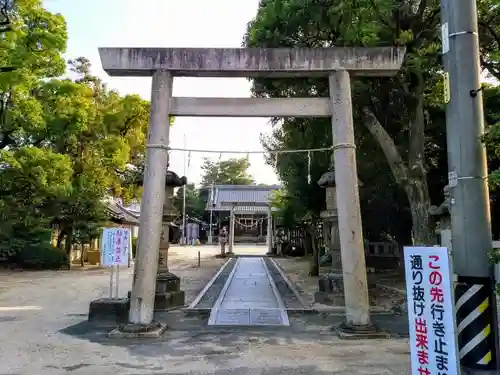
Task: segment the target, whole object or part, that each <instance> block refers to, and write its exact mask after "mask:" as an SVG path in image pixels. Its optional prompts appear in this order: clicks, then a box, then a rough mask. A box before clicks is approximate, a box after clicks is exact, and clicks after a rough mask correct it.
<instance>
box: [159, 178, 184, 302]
mask: <svg viewBox="0 0 500 375" xmlns="http://www.w3.org/2000/svg"><path fill="white" fill-rule="evenodd" d="M186 182H187V179H186V177H179V176H178V175H177V174H176V173H174V172H172V171H167V176H166V179H165V201H164V203H163V222H162V236H161V240H160V246H159V256H158V272H157V273H156V293H155V305H154V309H155V311H162V310H168V309H170V308H172V307H176V306H183V305H184V300H185V295H184V291H183V290H181V289H180V286H181V281H180V279H179V277H178V276H176V275H174V274H173V273H171V272H170V271H169V269H168V249H169V247H170V238H169V230H170V223H171V222H172V220H173V219H174V218H175V217H176V211H175V209H174V206H173V200H172V199H173V196H174V189H175V188H177V187H181V186H184V185H185V184H186Z"/></svg>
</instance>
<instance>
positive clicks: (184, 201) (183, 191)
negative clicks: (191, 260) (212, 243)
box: [182, 133, 187, 245]
mask: <svg viewBox="0 0 500 375" xmlns="http://www.w3.org/2000/svg"><path fill="white" fill-rule="evenodd" d="M186 143H187V142H186V134H185V133H184V150H186V149H187V147H186ZM186 152H187V151H184V176H185V175H186V174H187V167H186V165H187V161H186ZM186 186H187V184H185V185H184V186H183V187H182V243H183V244H184V245H186V244H187V237H186Z"/></svg>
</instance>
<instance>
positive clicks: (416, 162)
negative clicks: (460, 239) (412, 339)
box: [363, 101, 434, 245]
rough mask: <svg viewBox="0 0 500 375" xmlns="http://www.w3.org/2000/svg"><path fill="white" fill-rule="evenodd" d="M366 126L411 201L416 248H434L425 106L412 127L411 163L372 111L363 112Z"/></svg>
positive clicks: (417, 110)
mask: <svg viewBox="0 0 500 375" xmlns="http://www.w3.org/2000/svg"><path fill="white" fill-rule="evenodd" d="M363 113H364V115H365V121H364V123H365V126H366V127H367V129H368V130H369V131H370V133H371V134H372V135H373V137H374V138H375V139H376V140H377V142H378V144H379V145H380V148H381V149H382V151H383V153H384V155H385V157H386V159H387V162H388V163H389V167H390V168H391V171H392V174H393V176H394V179H395V180H396V182H397V183H398V185H399V186H401V187H402V188H403V189H404V191H405V193H406V196H407V198H408V202H409V204H410V210H411V215H412V235H413V242H414V244H418V245H431V244H433V243H434V236H433V228H432V220H431V219H430V215H429V208H430V197H429V188H428V186H427V179H426V172H425V168H424V160H423V159H424V154H423V141H424V128H423V121H424V118H423V103H422V102H421V101H420V102H419V105H418V106H417V108H416V114H415V120H414V121H413V122H412V124H411V126H410V127H411V131H410V152H409V158H408V162H409V163H410V167H409V166H408V164H406V163H405V162H404V161H403V158H402V157H401V154H400V153H399V150H398V149H397V147H396V144H395V143H394V140H393V139H392V137H391V136H390V135H389V133H387V131H386V130H385V129H384V127H383V126H382V124H381V123H380V122H379V121H378V119H377V118H376V117H375V115H374V114H373V113H372V111H371V110H370V109H368V108H366V107H365V108H363Z"/></svg>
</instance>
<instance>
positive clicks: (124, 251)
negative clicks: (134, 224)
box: [101, 228, 132, 267]
mask: <svg viewBox="0 0 500 375" xmlns="http://www.w3.org/2000/svg"><path fill="white" fill-rule="evenodd" d="M131 246H132V233H131V232H130V229H128V228H105V229H104V230H103V232H102V238H101V266H103V267H113V266H125V265H128V257H129V253H130V248H131Z"/></svg>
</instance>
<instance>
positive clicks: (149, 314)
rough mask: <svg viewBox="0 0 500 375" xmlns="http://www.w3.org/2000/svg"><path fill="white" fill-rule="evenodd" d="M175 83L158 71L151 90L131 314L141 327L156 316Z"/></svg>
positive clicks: (133, 320)
mask: <svg viewBox="0 0 500 375" xmlns="http://www.w3.org/2000/svg"><path fill="white" fill-rule="evenodd" d="M172 81H173V78H172V75H171V73H169V72H166V71H157V72H155V73H154V75H153V83H152V87H151V111H150V115H149V125H148V127H149V131H148V140H147V142H148V143H147V145H146V147H147V158H146V169H145V171H144V191H143V193H142V202H141V215H140V224H139V235H138V243H137V246H138V249H137V254H136V257H137V262H136V264H135V267H134V282H133V284H132V293H131V298H130V313H129V321H130V323H132V324H138V325H141V326H147V325H150V324H151V323H152V321H153V314H154V300H155V290H156V273H157V270H158V249H159V246H160V237H161V230H162V218H163V202H164V200H165V179H166V171H167V165H168V146H169V132H170V126H169V114H170V113H169V105H170V98H171V94H172Z"/></svg>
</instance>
